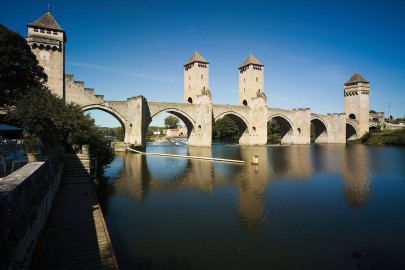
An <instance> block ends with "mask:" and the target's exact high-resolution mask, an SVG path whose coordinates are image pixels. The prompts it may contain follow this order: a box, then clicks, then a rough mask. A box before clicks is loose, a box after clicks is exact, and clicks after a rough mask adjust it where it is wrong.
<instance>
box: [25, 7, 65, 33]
mask: <svg viewBox="0 0 405 270" xmlns="http://www.w3.org/2000/svg"><path fill="white" fill-rule="evenodd" d="M28 26H36V27H43V28H48V29H52V30H61V31H63V29H62V28H61V27H60V25H59V24H58V23H57V22H56V20H55V19H54V18H53V16H52V14H51V13H50V12H49V11H48V12H47V13H45V15H43V16H42V17H41V18H39V19H38V20H36V21H35V22H33V23H30V24H28Z"/></svg>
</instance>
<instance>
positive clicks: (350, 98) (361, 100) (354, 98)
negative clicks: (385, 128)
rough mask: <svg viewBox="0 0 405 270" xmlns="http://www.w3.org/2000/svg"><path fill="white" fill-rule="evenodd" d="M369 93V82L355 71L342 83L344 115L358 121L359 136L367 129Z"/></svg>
mask: <svg viewBox="0 0 405 270" xmlns="http://www.w3.org/2000/svg"><path fill="white" fill-rule="evenodd" d="M369 95H370V85H369V82H368V81H366V80H365V79H364V78H363V77H362V76H361V75H360V74H359V73H357V72H355V73H354V74H353V76H352V77H351V78H350V79H349V80H348V81H347V82H346V83H345V84H344V107H345V113H346V117H348V118H350V119H354V120H356V121H357V122H358V124H359V130H358V132H359V134H358V136H359V137H361V136H363V135H364V134H365V133H366V132H368V131H369V119H370V106H369V97H370V96H369Z"/></svg>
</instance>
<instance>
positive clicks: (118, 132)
mask: <svg viewBox="0 0 405 270" xmlns="http://www.w3.org/2000/svg"><path fill="white" fill-rule="evenodd" d="M114 131H115V139H116V140H117V141H119V142H123V141H124V137H125V134H124V129H123V128H122V127H116V128H114Z"/></svg>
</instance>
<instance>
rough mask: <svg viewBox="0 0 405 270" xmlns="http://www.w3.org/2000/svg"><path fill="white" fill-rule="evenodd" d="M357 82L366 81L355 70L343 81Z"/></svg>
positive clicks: (348, 82)
mask: <svg viewBox="0 0 405 270" xmlns="http://www.w3.org/2000/svg"><path fill="white" fill-rule="evenodd" d="M358 82H365V83H368V81H366V80H365V79H364V78H363V77H362V76H361V75H360V74H359V73H358V72H357V71H356V72H355V73H354V74H353V76H352V77H351V78H350V79H349V80H348V81H347V82H346V83H345V85H346V84H351V83H358Z"/></svg>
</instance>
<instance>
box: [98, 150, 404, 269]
mask: <svg viewBox="0 0 405 270" xmlns="http://www.w3.org/2000/svg"><path fill="white" fill-rule="evenodd" d="M147 151H149V152H165V153H174V154H182V155H192V156H207V157H210V156H214V157H220V158H229V159H241V160H245V161H246V164H244V165H239V164H230V163H219V162H211V161H202V160H187V159H179V158H164V157H156V156H143V155H138V154H132V153H127V154H125V155H123V156H122V157H121V158H122V162H121V163H120V162H117V163H116V164H115V165H112V166H111V167H112V168H111V169H114V168H115V174H117V175H116V178H117V180H116V181H115V183H114V185H113V191H114V192H111V193H109V194H110V196H111V198H110V199H109V201H108V202H107V204H108V206H107V207H108V208H109V210H110V211H109V212H108V211H107V214H106V220H107V223H108V226H109V227H108V228H109V231H110V230H111V231H110V234H111V237H112V242H113V244H114V245H115V246H114V248H116V247H117V249H118V250H119V252H117V254H118V255H117V257H118V260H119V262H120V260H121V261H124V263H123V264H121V265H125V266H123V267H122V269H133V268H134V266H137V263H138V264H142V262H150V263H151V264H152V263H153V262H165V263H166V262H167V261H170V260H173V258H175V259H176V258H177V259H176V260H178V261H183V259H187V263H188V265H187V267H189V268H194V269H198V268H204V269H224V268H238V267H239V268H241V267H242V266H243V267H242V268H245V269H248V268H252V269H272V268H274V269H301V268H303V267H302V265H304V266H307V267H306V268H310V269H314V268H317V269H355V268H356V263H357V262H358V261H356V260H354V261H353V258H352V256H351V254H352V252H353V251H359V252H360V253H361V254H362V256H365V257H366V256H367V249H365V248H362V247H367V248H368V247H369V246H370V245H371V246H373V245H374V246H373V248H374V250H377V248H380V247H382V246H384V247H388V248H387V250H389V252H391V253H394V254H396V255H395V256H397V255H398V254H400V253H401V251H400V250H399V251H398V249H397V247H398V243H399V244H401V243H404V241H405V238H404V237H403V236H402V234H401V233H402V231H401V229H400V228H403V227H404V226H405V218H404V216H403V215H402V214H401V213H403V212H404V211H405V203H404V200H403V198H405V182H404V180H403V179H405V169H404V166H403V164H402V163H403V160H405V149H398V148H392V149H390V148H373V147H366V146H362V145H303V146H295V145H294V146H282V147H242V146H230V145H214V146H213V147H212V148H194V147H188V148H187V147H183V146H180V147H179V146H173V145H169V144H166V145H165V144H163V145H152V146H151V147H148V149H147ZM255 154H258V156H259V164H258V165H253V164H251V162H252V158H253V156H254V155H255ZM401 162H402V163H401ZM120 166H121V168H120V169H119V168H117V167H120ZM112 174H114V173H112ZM376 179H378V181H377V180H376ZM376 184H379V185H380V187H381V185H382V187H383V188H380V189H378V190H376V189H375V185H376ZM372 187H373V188H372ZM387 191H389V193H386V192H387ZM372 192H373V193H372ZM386 194H388V195H386ZM391 195H392V196H391ZM382 206H384V207H382ZM388 207H389V209H390V210H391V211H385V209H387V208H388ZM352 209H362V211H353V210H352ZM364 209H367V211H364ZM382 217H383V218H382ZM370 218H373V220H380V221H379V222H380V223H378V224H377V223H375V222H370ZM381 220H382V221H381ZM384 221H386V224H381V222H384ZM353 224H355V226H354V225H353ZM384 226H388V227H390V230H389V232H387V233H390V232H391V231H392V230H393V231H395V233H394V234H393V235H389V236H388V237H385V236H384V237H382V236H381V237H377V236H378V235H381V232H382V229H381V228H383V227H384ZM359 228H361V229H359ZM376 235H377V236H376ZM401 237H402V238H401ZM370 239H371V240H372V241H370ZM390 239H399V240H398V241H397V242H395V241H394V240H390ZM390 241H391V242H390ZM393 241H394V242H393ZM390 243H391V244H390ZM122 254H124V255H122ZM133 254H136V256H133ZM363 254H364V255H363ZM373 256H374V254H373ZM375 256H377V255H375ZM270 257H271V259H269V258H270ZM369 257H370V256H369ZM371 257H372V256H371ZM397 257H398V256H397ZM398 258H400V257H398ZM381 261H383V260H381ZM398 261H399V262H401V261H400V260H398V259H397V261H395V263H396V264H398ZM331 262H339V263H337V264H336V267H334V266H333V265H332V266H331ZM316 265H319V267H314V266H316ZM352 266H353V267H352ZM139 268H141V269H142V267H139ZM151 268H153V267H151ZM304 268H305V267H304ZM379 269H384V267H380V268H379ZM387 269H388V268H387Z"/></svg>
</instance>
